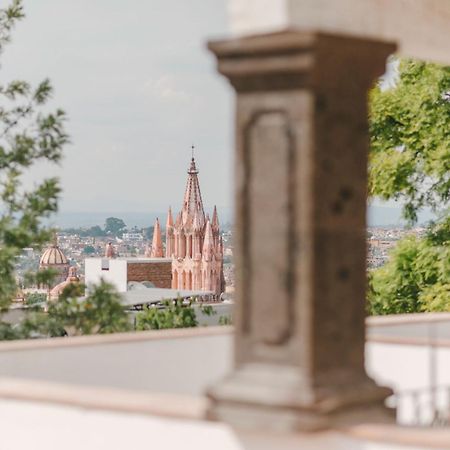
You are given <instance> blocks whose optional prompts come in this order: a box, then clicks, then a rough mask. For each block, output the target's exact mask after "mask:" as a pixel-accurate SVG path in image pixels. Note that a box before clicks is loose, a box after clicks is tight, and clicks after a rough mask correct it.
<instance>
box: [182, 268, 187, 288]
mask: <svg viewBox="0 0 450 450" xmlns="http://www.w3.org/2000/svg"><path fill="white" fill-rule="evenodd" d="M181 288H182V289H186V272H185V271H184V270H183V277H182V284H181Z"/></svg>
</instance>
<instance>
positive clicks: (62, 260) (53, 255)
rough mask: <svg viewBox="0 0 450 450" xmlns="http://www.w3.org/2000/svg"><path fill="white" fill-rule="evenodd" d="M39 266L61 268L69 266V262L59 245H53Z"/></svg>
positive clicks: (43, 255)
mask: <svg viewBox="0 0 450 450" xmlns="http://www.w3.org/2000/svg"><path fill="white" fill-rule="evenodd" d="M39 264H40V265H41V266H61V265H65V264H69V261H67V258H66V256H65V255H64V253H63V252H62V251H61V249H60V248H59V247H58V246H57V245H52V246H51V247H48V248H47V249H46V250H45V252H44V253H43V254H42V256H41V259H40V261H39Z"/></svg>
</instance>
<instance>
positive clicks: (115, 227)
mask: <svg viewBox="0 0 450 450" xmlns="http://www.w3.org/2000/svg"><path fill="white" fill-rule="evenodd" d="M126 228H127V226H126V224H125V222H124V221H123V220H122V219H118V218H117V217H108V218H107V219H106V222H105V232H106V233H111V234H113V235H114V236H121V235H122V234H123V232H124V230H125V229H126Z"/></svg>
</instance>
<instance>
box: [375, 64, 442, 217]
mask: <svg viewBox="0 0 450 450" xmlns="http://www.w3.org/2000/svg"><path fill="white" fill-rule="evenodd" d="M370 135H371V155H370V167H369V168H370V183H369V193H370V195H372V196H376V197H379V198H381V199H383V200H390V199H396V200H401V201H402V202H404V208H403V215H404V217H405V218H406V219H408V220H409V221H410V222H414V221H416V220H417V212H418V211H419V210H420V209H422V208H423V207H430V208H431V209H432V210H434V211H439V210H443V209H445V208H446V207H447V206H448V202H449V196H450V67H442V66H439V65H436V64H430V63H424V62H419V61H413V60H406V59H404V60H400V62H399V67H398V79H397V81H396V83H395V86H393V87H391V88H388V89H383V88H382V86H381V85H378V86H376V87H375V88H374V89H373V90H372V92H371V94H370Z"/></svg>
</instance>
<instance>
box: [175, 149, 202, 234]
mask: <svg viewBox="0 0 450 450" xmlns="http://www.w3.org/2000/svg"><path fill="white" fill-rule="evenodd" d="M187 173H188V179H187V184H186V191H185V193H184V199H183V208H182V210H181V218H182V223H183V226H184V225H186V224H187V223H189V222H190V223H192V221H193V219H194V213H195V211H196V210H198V214H199V219H200V222H201V224H202V226H203V224H204V223H205V212H204V210H203V201H202V194H201V193H200V184H199V181H198V176H197V175H198V170H197V167H196V165H195V159H194V156H192V159H191V165H190V167H189V170H188V171H187ZM189 219H190V220H189Z"/></svg>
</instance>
